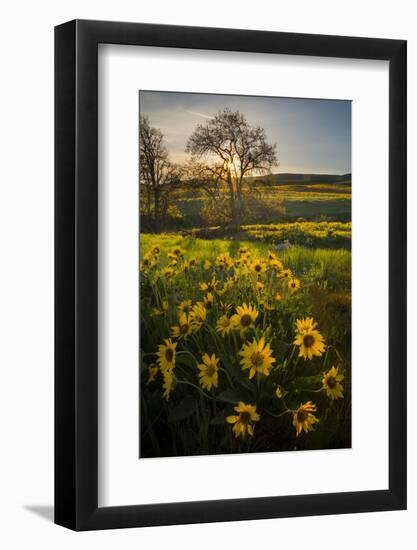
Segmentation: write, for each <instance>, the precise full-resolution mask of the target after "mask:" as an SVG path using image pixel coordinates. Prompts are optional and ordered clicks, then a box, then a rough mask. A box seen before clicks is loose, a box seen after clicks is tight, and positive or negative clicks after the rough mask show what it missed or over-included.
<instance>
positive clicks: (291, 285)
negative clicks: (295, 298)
mask: <svg viewBox="0 0 417 550" xmlns="http://www.w3.org/2000/svg"><path fill="white" fill-rule="evenodd" d="M300 286H301V283H300V279H296V278H295V277H294V278H292V279H290V280H289V281H288V290H289V291H290V293H291V294H295V293H296V292H297V290H298V289H299V288H300Z"/></svg>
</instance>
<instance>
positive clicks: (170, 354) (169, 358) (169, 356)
mask: <svg viewBox="0 0 417 550" xmlns="http://www.w3.org/2000/svg"><path fill="white" fill-rule="evenodd" d="M173 358H174V352H173V350H172V348H167V349H166V350H165V359H166V360H167V361H168V363H171V361H172V360H173Z"/></svg>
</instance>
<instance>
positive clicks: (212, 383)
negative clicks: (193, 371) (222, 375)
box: [197, 353, 220, 391]
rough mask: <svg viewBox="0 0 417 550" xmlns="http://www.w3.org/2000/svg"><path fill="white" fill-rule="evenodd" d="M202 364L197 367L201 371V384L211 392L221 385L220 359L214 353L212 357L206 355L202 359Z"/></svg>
mask: <svg viewBox="0 0 417 550" xmlns="http://www.w3.org/2000/svg"><path fill="white" fill-rule="evenodd" d="M202 361H203V362H202V363H200V364H199V365H197V368H198V370H199V371H200V373H199V375H198V376H199V377H200V384H201V386H202V387H203V388H205V389H207V390H209V391H210V390H211V388H212V387H214V388H217V385H218V383H219V372H218V363H219V361H220V359H218V357H216V355H215V354H214V353H213V354H212V355H211V357H210V356H209V355H208V353H205V354H204V355H203V357H202Z"/></svg>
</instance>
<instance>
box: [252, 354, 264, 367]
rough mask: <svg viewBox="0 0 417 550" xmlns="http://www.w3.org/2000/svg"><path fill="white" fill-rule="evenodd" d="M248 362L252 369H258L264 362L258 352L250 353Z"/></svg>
mask: <svg viewBox="0 0 417 550" xmlns="http://www.w3.org/2000/svg"><path fill="white" fill-rule="evenodd" d="M250 360H251V362H252V365H253V366H254V367H260V366H261V365H262V364H263V362H264V358H263V355H262V353H260V352H259V351H255V353H252V355H251V358H250Z"/></svg>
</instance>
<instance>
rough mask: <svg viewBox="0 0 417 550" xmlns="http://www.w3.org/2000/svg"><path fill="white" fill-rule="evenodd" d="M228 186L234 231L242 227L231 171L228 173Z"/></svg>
mask: <svg viewBox="0 0 417 550" xmlns="http://www.w3.org/2000/svg"><path fill="white" fill-rule="evenodd" d="M226 179H227V185H228V186H229V195H230V211H231V215H232V222H231V225H232V228H233V229H239V227H240V213H239V209H238V208H237V206H238V205H237V204H236V196H235V190H234V186H233V180H232V175H231V173H230V170H228V171H227V178H226Z"/></svg>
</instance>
